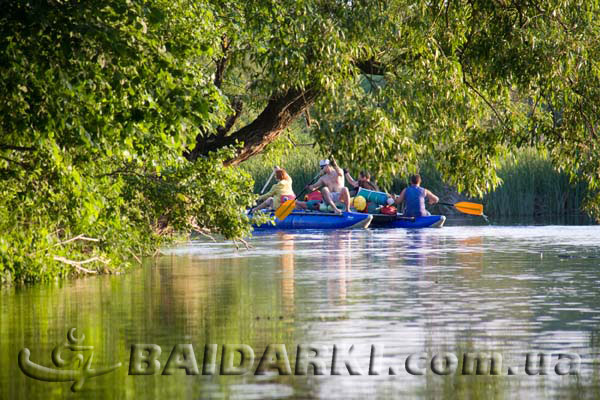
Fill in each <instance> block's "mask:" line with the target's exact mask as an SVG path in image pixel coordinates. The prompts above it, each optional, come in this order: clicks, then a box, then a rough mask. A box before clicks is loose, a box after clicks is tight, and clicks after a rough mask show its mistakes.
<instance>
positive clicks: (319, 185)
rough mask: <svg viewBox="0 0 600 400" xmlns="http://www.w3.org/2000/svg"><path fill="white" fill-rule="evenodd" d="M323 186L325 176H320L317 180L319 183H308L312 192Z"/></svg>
mask: <svg viewBox="0 0 600 400" xmlns="http://www.w3.org/2000/svg"><path fill="white" fill-rule="evenodd" d="M321 186H323V178H319V180H318V181H317V183H314V184H312V185H307V188H308V190H309V191H310V192H312V191H315V190H317V189H318V188H320V187H321Z"/></svg>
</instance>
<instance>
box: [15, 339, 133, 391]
mask: <svg viewBox="0 0 600 400" xmlns="http://www.w3.org/2000/svg"><path fill="white" fill-rule="evenodd" d="M75 331H76V328H72V329H71V330H69V333H67V340H66V341H65V342H63V343H62V344H59V345H57V346H56V347H55V348H54V350H52V362H53V363H54V365H55V366H56V367H57V368H49V367H44V366H43V365H39V364H36V363H34V362H33V361H31V360H30V359H29V356H30V355H31V352H30V351H29V349H28V348H24V349H21V351H20V352H19V368H21V371H23V373H24V374H25V375H27V376H28V377H30V378H33V379H37V380H39V381H45V382H73V385H72V386H71V390H72V391H73V392H77V391H79V390H81V388H82V387H83V384H84V383H85V381H86V380H87V379H88V378H94V377H96V376H100V375H104V374H108V373H109V372H112V371H114V370H115V369H117V368H119V367H120V366H121V363H117V364H115V365H113V366H111V367H106V368H98V369H93V368H92V361H93V359H94V351H93V350H94V346H85V345H83V344H82V343H83V341H84V340H85V335H84V334H81V336H80V337H76V336H75ZM66 350H69V351H70V353H69V354H68V355H67V356H66V358H63V352H64V351H66Z"/></svg>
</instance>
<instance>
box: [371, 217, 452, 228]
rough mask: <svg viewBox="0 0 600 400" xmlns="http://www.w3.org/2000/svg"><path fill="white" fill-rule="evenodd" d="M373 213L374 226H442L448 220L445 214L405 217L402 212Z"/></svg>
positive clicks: (372, 224) (372, 225)
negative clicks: (393, 213) (390, 213)
mask: <svg viewBox="0 0 600 400" xmlns="http://www.w3.org/2000/svg"><path fill="white" fill-rule="evenodd" d="M371 215H372V216H373V221H371V227H372V228H409V229H410V228H413V229H418V228H441V227H442V226H444V222H446V217H445V216H443V215H429V216H426V217H405V216H403V215H402V214H396V215H384V214H371Z"/></svg>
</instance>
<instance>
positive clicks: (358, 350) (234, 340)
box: [0, 226, 600, 399]
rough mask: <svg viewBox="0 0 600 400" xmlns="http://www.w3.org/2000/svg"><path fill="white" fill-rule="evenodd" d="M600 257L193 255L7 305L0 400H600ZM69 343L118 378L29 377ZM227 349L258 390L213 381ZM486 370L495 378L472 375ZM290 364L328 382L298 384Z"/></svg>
mask: <svg viewBox="0 0 600 400" xmlns="http://www.w3.org/2000/svg"><path fill="white" fill-rule="evenodd" d="M599 239H600V226H448V227H445V228H443V229H429V230H427V229H425V230H419V231H408V230H402V229H397V230H358V231H334V232H321V231H313V232H304V233H275V234H268V235H255V236H254V237H253V238H252V239H251V240H249V244H250V245H251V248H250V249H249V250H245V249H240V250H237V249H236V248H235V246H234V245H233V244H232V243H231V242H216V243H214V242H212V241H208V240H198V241H192V242H190V243H187V244H184V245H181V246H179V247H176V248H173V249H169V250H166V251H165V253H166V254H165V255H163V256H160V257H157V258H156V259H154V260H152V261H151V262H148V263H147V265H145V266H144V267H143V268H138V269H136V270H134V271H133V272H131V273H128V274H125V275H119V276H100V277H90V278H84V279H77V280H73V281H67V282H60V283H55V284H47V285H35V286H31V287H27V288H5V289H2V290H0V338H1V339H0V398H1V399H17V398H19V399H33V398H45V399H53V398H101V399H112V398H115V399H129V398H149V399H158V398H191V399H213V398H214V399H223V398H225V399H227V398H239V399H268V398H302V399H304V398H320V399H348V398H361V399H366V398H381V399H388V398H399V397H402V398H442V397H443V398H457V399H459V398H460V399H462V398H471V399H494V398H501V399H510V398H542V397H555V398H573V399H575V398H577V399H580V398H590V399H592V398H600V296H599V294H600V245H599ZM71 328H76V329H77V330H76V331H75V332H73V336H74V338H78V337H79V338H80V337H81V335H83V334H84V335H85V340H84V341H83V342H80V344H81V343H83V344H84V345H88V346H93V349H92V348H88V349H87V350H85V351H83V350H82V351H79V353H80V354H84V357H83V359H84V361H85V360H88V358H87V357H88V355H89V354H91V353H92V352H93V353H94V356H93V359H92V362H91V364H90V365H91V367H92V368H101V367H107V366H113V365H115V364H117V363H119V362H120V363H121V364H122V365H121V367H119V368H116V369H115V370H114V371H112V372H110V373H108V374H106V375H103V376H97V377H90V378H88V379H87V380H86V381H85V383H84V384H83V386H82V388H81V389H80V390H79V391H78V392H76V393H73V392H71V389H70V388H71V385H72V384H73V382H42V381H38V380H34V379H32V378H29V377H27V376H25V375H24V373H23V372H22V371H21V369H20V367H19V363H18V362H17V360H18V354H19V351H20V350H21V349H23V348H28V349H29V351H30V361H31V362H32V363H36V364H40V365H43V366H46V367H53V368H56V366H55V365H54V364H53V361H52V357H51V355H52V351H53V349H54V348H55V347H56V346H57V345H60V344H61V343H63V342H65V341H66V339H67V333H68V332H69V330H70V329H71ZM136 344H138V345H140V344H155V345H157V346H158V347H160V348H161V349H162V353H161V355H160V356H158V357H156V361H149V362H147V363H140V362H139V360H140V358H137V359H136V360H137V361H135V362H137V364H140V368H141V369H140V370H143V371H145V372H146V373H152V374H151V375H130V372H132V371H131V370H130V368H131V365H132V364H134V363H135V362H134V361H133V359H132V354H133V353H134V351H133V350H132V346H133V345H136ZM210 344H215V345H217V346H216V347H217V348H218V352H217V354H216V363H215V364H213V363H211V361H210V360H211V357H210V356H209V355H207V354H208V353H210V352H207V353H205V345H210ZM278 344H279V345H280V346H276V345H278ZM177 345H184V346H177ZM185 345H188V346H185ZM224 345H227V346H225V347H227V352H231V354H234V355H235V357H234V359H233V362H232V365H233V366H234V367H235V366H236V365H238V364H240V363H241V361H242V360H241V357H240V353H239V352H237V351H236V349H237V348H242V347H243V346H241V345H247V346H246V347H243V348H244V349H246V360H245V362H246V364H243V365H242V366H241V367H240V368H241V370H240V371H238V372H244V370H243V368H244V366H247V367H248V368H247V370H248V372H246V373H244V374H243V375H225V373H228V372H227V370H226V369H225V370H224V371H220V366H221V362H222V360H221V359H222V357H221V355H222V353H223V351H224ZM234 345H240V346H234ZM269 345H271V346H269ZM351 345H354V347H353V349H352V350H351V351H349V348H350V346H351ZM334 347H335V356H334ZM135 348H136V349H139V348H143V346H141V347H135ZM155 348H156V346H155ZM174 348H175V351H173V349H174ZM182 348H183V349H187V350H185V351H187V352H184V351H183V350H182ZM208 348H211V349H212V347H211V346H208ZM267 348H269V349H270V350H271V353H269V354H267V356H265V357H263V355H264V353H265V349H267ZM311 348H316V349H317V350H319V353H315V351H312V350H311ZM190 349H191V350H192V351H193V356H190V354H191V353H190V352H189V350H190ZM248 349H250V351H251V352H252V353H254V356H255V358H254V362H253V364H247V362H248V357H249V356H250V353H249V352H248ZM282 349H283V350H285V353H283V350H282ZM63 350H64V351H63V353H61V354H62V358H63V359H65V360H67V364H69V362H68V361H69V357H70V356H72V354H70V353H69V350H65V349H63ZM172 351H173V354H171V353H172ZM298 353H301V354H302V355H303V356H302V357H304V358H302V357H298ZM475 353H481V354H484V355H486V354H487V355H490V356H493V357H494V362H495V367H494V368H496V370H495V371H493V370H492V369H490V368H487V367H485V366H486V365H487V366H488V367H489V366H490V364H489V363H488V364H486V363H483V362H482V363H481V365H482V370H481V371H480V374H479V375H477V374H476V372H477V371H476V368H475V367H474V365H471V367H473V368H470V367H469V365H470V363H471V361H472V358H471V361H469V357H474V356H473V354H475ZM528 353H530V361H531V362H530V364H529V366H528V368H526V364H527V363H526V360H527V357H528V356H527V354H528ZM135 354H138V353H135ZM539 354H544V355H543V356H541V357H542V358H541V359H542V360H543V361H544V363H543V365H541V366H540V364H539V360H540V356H539ZM138 355H139V356H140V357H141V358H142V359H143V358H144V357H149V358H152V357H153V355H156V353H152V352H150V351H146V352H140V353H139V354H138ZM170 355H171V357H170ZM205 355H207V356H206V357H205ZM271 356H273V357H271ZM559 357H562V358H561V359H560V360H559ZM261 358H263V359H264V360H263V361H264V364H263V368H258V364H259V361H261ZM297 358H300V359H301V360H307V359H308V360H316V364H317V368H316V369H317V372H321V373H322V374H323V375H315V374H314V372H315V369H314V368H313V367H312V366H311V367H308V369H307V374H306V375H300V374H301V373H302V372H303V368H302V365H306V364H302V365H300V364H298V365H297V364H296V359H297ZM169 359H170V361H168V360H169ZM334 359H335V363H334V362H333V361H334ZM268 360H279V361H277V362H273V363H271V364H269V363H268V362H267V361H268ZM288 360H289V364H288V362H287V361H288ZM407 360H408V362H407ZM171 361H172V362H171ZM178 362H179V364H178ZM319 362H320V364H319ZM158 363H159V364H160V368H156V367H157V364H158ZM137 364H136V365H137ZM166 364H169V365H170V366H171V367H173V368H171V369H170V372H171V373H172V374H171V375H166V374H163V373H169V371H164V369H165V365H166ZM196 364H197V366H198V370H197V371H195V370H194V368H193V366H194V365H196ZM332 364H335V365H334V366H333V367H332ZM466 364H469V365H466ZM150 365H152V366H153V367H152V368H155V369H154V370H152V369H151V367H150ZM182 365H183V366H185V367H188V368H189V369H188V370H187V371H188V372H189V373H191V375H186V370H185V369H184V368H183V367H182ZM215 365H216V367H215ZM227 365H229V364H227ZM288 365H289V367H288ZM265 366H266V367H265ZM275 366H277V367H279V370H278V369H277V368H275ZM177 367H182V368H177ZM211 367H214V374H213V375H203V372H204V373H207V374H208V373H210V372H211ZM321 367H322V368H321ZM484 367H485V368H484ZM65 368H66V369H71V370H74V371H78V373H79V372H80V371H82V370H83V369H84V368H83V367H82V365H81V364H80V363H78V362H73V363H70V365H69V366H68V367H67V366H65ZM390 368H391V369H390ZM257 369H260V371H263V372H266V373H265V374H263V375H258V374H256V371H257ZM509 369H510V371H511V374H509ZM349 370H352V372H353V373H355V374H360V375H350V374H349V372H348V371H349ZM136 371H137V372H139V371H138V370H134V371H133V372H136ZM221 372H223V373H221ZM492 372H495V374H492ZM540 372H541V373H544V372H545V373H546V374H545V375H541V374H539V373H540ZM289 373H291V375H286V374H289ZM390 373H392V374H390ZM338 374H339V375H338ZM376 374H377V375H376ZM565 374H566V375H565Z"/></svg>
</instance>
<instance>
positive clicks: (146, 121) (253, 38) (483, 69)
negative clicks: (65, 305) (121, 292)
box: [0, 0, 600, 280]
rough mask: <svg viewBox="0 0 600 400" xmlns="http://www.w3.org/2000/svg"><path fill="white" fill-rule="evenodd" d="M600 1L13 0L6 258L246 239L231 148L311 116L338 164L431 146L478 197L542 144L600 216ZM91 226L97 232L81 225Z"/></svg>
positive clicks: (23, 265) (0, 260) (0, 159)
mask: <svg viewBox="0 0 600 400" xmlns="http://www.w3.org/2000/svg"><path fill="white" fill-rule="evenodd" d="M599 8H600V5H599V4H598V2H596V1H585V2H584V1H575V0H551V1H548V2H544V3H542V2H537V1H524V0H510V1H508V0H506V1H505V0H496V1H488V0H470V1H440V2H424V1H406V0H392V1H387V2H372V1H341V0H340V1H331V0H327V1H324V0H297V1H291V0H283V1H277V2H275V1H258V2H248V1H245V2H242V1H219V0H203V1H191V0H175V1H172V0H171V1H163V0H157V1H152V2H150V1H142V0H127V1H126V0H115V1H112V2H93V1H85V0H79V1H77V0H71V1H62V0H46V1H42V0H37V1H27V2H25V1H16V2H11V3H10V4H7V5H5V7H4V9H3V14H2V15H1V16H0V49H2V51H1V52H0V93H1V97H0V130H1V136H0V179H1V180H2V186H1V187H0V194H1V203H0V221H2V222H0V224H1V226H0V228H2V230H1V231H2V236H1V237H0V264H1V268H3V270H2V272H0V275H2V276H4V277H5V279H19V280H32V279H37V277H38V274H39V272H40V271H43V274H44V276H45V277H50V276H54V275H56V274H67V273H69V272H70V271H72V268H71V267H74V268H75V269H78V270H81V269H82V268H87V267H84V265H86V266H89V265H93V266H94V268H95V269H98V268H100V269H102V268H105V267H104V265H113V266H114V265H118V260H120V259H122V258H123V257H124V255H126V254H127V253H129V252H133V253H134V254H140V253H144V252H148V251H150V250H151V249H153V248H155V247H156V246H157V245H159V244H160V243H161V241H162V240H164V239H165V238H172V237H173V233H175V232H186V231H189V230H191V229H193V228H195V229H197V230H202V231H206V232H220V233H223V234H224V235H225V236H226V237H229V238H241V237H243V235H245V234H247V233H248V232H249V223H248V222H249V221H248V219H247V218H246V217H245V216H244V213H243V209H244V208H245V207H246V206H248V205H250V204H251V203H252V201H253V198H254V196H253V195H252V194H250V188H251V187H252V182H251V179H250V177H249V176H248V175H247V174H245V173H244V172H243V171H241V170H240V169H237V168H230V167H229V166H235V165H236V164H238V163H239V162H241V161H243V160H246V159H248V158H249V157H252V156H253V155H255V154H257V153H259V152H261V151H262V150H264V148H265V147H266V146H267V145H268V144H269V143H271V142H273V141H274V140H275V139H276V138H277V137H279V136H280V135H281V134H282V133H283V132H284V131H285V130H286V128H287V127H289V126H290V124H291V123H292V122H293V121H295V120H297V119H298V118H299V117H302V116H304V117H305V118H306V121H307V122H310V128H311V134H312V135H313V136H314V137H315V139H316V140H317V141H318V142H319V145H320V149H321V151H323V152H324V153H326V154H333V155H334V156H335V157H336V158H337V159H338V161H339V162H340V163H341V164H344V163H345V164H349V163H352V164H353V165H361V166H362V167H365V168H369V169H371V170H372V171H373V172H375V173H376V174H377V177H378V180H379V181H382V182H383V183H385V182H386V181H387V182H389V181H390V180H391V178H392V176H393V175H394V174H405V173H407V172H410V171H412V170H414V168H415V166H416V165H417V161H418V160H420V159H421V158H423V157H425V156H431V157H432V158H433V159H434V160H435V163H436V167H437V168H438V170H439V171H441V173H442V175H443V177H444V179H446V180H447V181H448V182H451V183H453V184H455V185H456V187H457V188H458V189H459V190H466V191H468V192H470V193H471V194H476V195H477V194H479V195H480V194H482V193H484V192H486V191H488V190H489V189H491V188H493V187H495V186H497V185H498V184H499V179H498V177H497V175H496V167H497V163H498V160H499V158H500V157H501V156H502V155H504V154H507V153H508V152H511V151H513V150H515V149H518V148H521V147H529V146H532V145H533V146H540V147H544V148H546V149H547V150H548V154H549V155H550V157H551V159H552V161H553V163H554V165H555V166H556V167H557V168H560V169H563V170H565V171H567V172H568V173H569V174H571V176H572V177H573V178H574V179H583V180H585V181H586V182H587V184H588V187H589V188H590V189H592V190H591V191H590V193H592V194H591V195H590V198H589V201H588V203H587V209H588V210H589V211H591V212H595V213H596V215H600V196H598V195H594V194H593V193H597V189H598V185H599V183H600V179H599V178H600V176H599V175H600V168H599V166H600V163H599V156H598V137H597V129H598V120H597V118H598V117H597V116H598V115H599V113H598V111H600V110H598V107H599V106H598V104H599V103H598V99H599V98H600V96H599V95H600V68H599V61H598V60H599V56H600V54H599V52H600V46H598V32H600V26H599V25H600V23H599V22H598V21H599V18H598V17H599V16H600V13H599ZM365 89H366V90H365ZM594 196H595V197H594ZM80 235H85V236H84V237H89V238H93V239H99V240H100V241H99V242H95V241H90V240H83V239H81V238H79V239H78V240H74V241H69V242H67V241H68V240H70V239H73V238H78V237H80ZM64 260H67V261H69V260H71V264H68V263H66V262H65V261H64ZM75 260H79V262H81V261H88V260H93V261H91V262H90V263H89V264H81V263H79V264H78V263H77V262H75V263H73V262H72V261H75ZM65 266H66V267H67V268H64V267H65ZM107 268H108V267H107Z"/></svg>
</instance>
